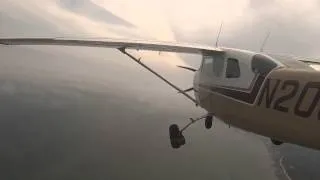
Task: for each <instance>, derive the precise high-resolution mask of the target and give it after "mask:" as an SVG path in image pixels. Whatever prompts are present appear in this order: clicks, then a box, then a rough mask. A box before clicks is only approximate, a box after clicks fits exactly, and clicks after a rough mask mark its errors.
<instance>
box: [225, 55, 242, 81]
mask: <svg viewBox="0 0 320 180" xmlns="http://www.w3.org/2000/svg"><path fill="white" fill-rule="evenodd" d="M238 77H240V66H239V61H238V59H234V58H228V61H227V70H226V78H238Z"/></svg>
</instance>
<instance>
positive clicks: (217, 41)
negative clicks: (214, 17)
mask: <svg viewBox="0 0 320 180" xmlns="http://www.w3.org/2000/svg"><path fill="white" fill-rule="evenodd" d="M222 25H223V21H222V22H221V24H220V29H219V32H218V36H217V40H216V47H218V43H219V38H220V34H221V29H222Z"/></svg>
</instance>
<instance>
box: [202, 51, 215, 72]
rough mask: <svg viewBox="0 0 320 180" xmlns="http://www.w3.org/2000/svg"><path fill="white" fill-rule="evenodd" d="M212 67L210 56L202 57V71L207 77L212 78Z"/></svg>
mask: <svg viewBox="0 0 320 180" xmlns="http://www.w3.org/2000/svg"><path fill="white" fill-rule="evenodd" d="M212 66H213V58H212V57H211V56H204V57H203V64H202V71H203V72H204V73H205V74H206V75H207V76H212V74H213V71H212Z"/></svg>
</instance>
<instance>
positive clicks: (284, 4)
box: [0, 0, 320, 59]
mask: <svg viewBox="0 0 320 180" xmlns="http://www.w3.org/2000/svg"><path fill="white" fill-rule="evenodd" d="M319 10H320V3H319V2H318V1H316V0H304V1H302V0H298V1H296V0H270V1H264V0H237V1H234V0H215V1H212V0H198V1H182V0H175V1H171V0H162V1H156V0H134V1H133V0H127V1H114V0H28V3H21V1H20V0H2V1H1V2H0V12H1V21H2V23H1V26H0V32H1V34H0V35H1V36H12V34H13V35H14V36H23V37H25V36H67V37H79V36H80V37H112V38H128V39H150V40H162V41H179V42H181V41H182V42H193V43H199V44H209V45H214V44H215V41H216V36H217V32H218V29H219V26H220V24H221V22H223V27H222V33H221V37H220V44H219V45H220V46H228V47H235V48H243V49H249V50H253V51H259V49H260V46H261V44H262V41H263V39H264V38H265V36H266V34H267V33H268V32H271V35H270V37H269V39H268V41H267V44H266V46H265V48H264V49H265V51H266V52H271V53H281V54H293V55H297V56H308V57H317V56H318V54H319V53H318V46H319V45H320V41H317V39H318V37H319V35H320V31H319V28H320V21H319V20H320V13H319ZM12 20H14V21H12ZM13 22H15V23H13ZM19 23H20V24H21V23H24V26H23V27H24V28H15V27H16V26H18V25H19ZM176 59H178V58H176Z"/></svg>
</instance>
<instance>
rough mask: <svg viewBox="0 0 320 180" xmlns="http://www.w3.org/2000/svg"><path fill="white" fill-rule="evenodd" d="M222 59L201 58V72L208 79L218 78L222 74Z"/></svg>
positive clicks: (218, 56)
mask: <svg viewBox="0 0 320 180" xmlns="http://www.w3.org/2000/svg"><path fill="white" fill-rule="evenodd" d="M223 68H224V59H223V56H221V55H211V56H203V63H202V71H203V72H204V73H205V74H206V75H207V76H209V77H211V76H216V77H220V76H221V75H222V73H223Z"/></svg>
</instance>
